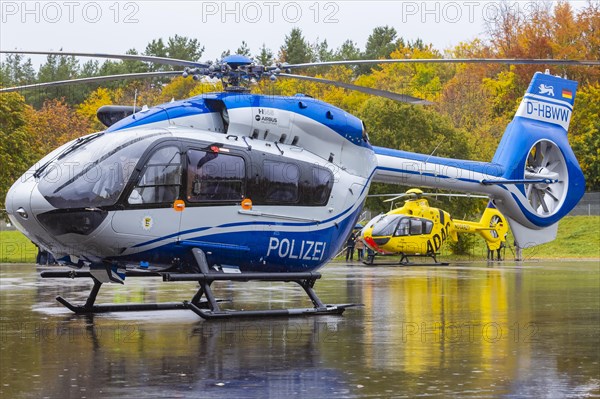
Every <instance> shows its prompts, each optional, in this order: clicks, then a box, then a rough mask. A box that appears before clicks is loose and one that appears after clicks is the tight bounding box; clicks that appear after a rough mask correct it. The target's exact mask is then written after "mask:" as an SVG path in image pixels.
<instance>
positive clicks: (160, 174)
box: [128, 146, 181, 204]
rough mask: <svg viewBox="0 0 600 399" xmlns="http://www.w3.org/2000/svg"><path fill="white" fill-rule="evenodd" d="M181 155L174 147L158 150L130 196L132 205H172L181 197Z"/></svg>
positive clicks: (149, 160) (147, 164)
mask: <svg viewBox="0 0 600 399" xmlns="http://www.w3.org/2000/svg"><path fill="white" fill-rule="evenodd" d="M180 185H181V154H180V153H179V148H177V147H174V146H169V147H162V148H160V149H158V150H157V151H156V152H155V153H154V154H152V156H151V157H150V159H148V162H146V165H145V166H144V170H143V173H142V175H141V176H140V179H139V181H138V182H137V184H136V187H135V188H134V189H133V191H132V192H131V194H130V195H129V199H128V202H129V203H130V204H161V203H171V202H173V201H175V200H176V199H177V198H178V197H179V188H180Z"/></svg>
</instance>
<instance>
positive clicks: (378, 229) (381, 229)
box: [371, 215, 402, 237]
mask: <svg viewBox="0 0 600 399" xmlns="http://www.w3.org/2000/svg"><path fill="white" fill-rule="evenodd" d="M401 217H402V216H401V215H384V216H382V217H381V219H379V220H378V221H377V222H375V225H374V226H373V232H372V233H371V234H372V235H373V236H374V237H383V236H391V235H393V234H394V231H395V230H396V226H397V225H398V220H399V219H400V218H401Z"/></svg>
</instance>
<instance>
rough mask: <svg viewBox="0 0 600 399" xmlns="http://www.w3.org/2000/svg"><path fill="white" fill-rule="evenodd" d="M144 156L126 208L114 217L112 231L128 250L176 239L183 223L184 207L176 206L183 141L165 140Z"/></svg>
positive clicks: (129, 190) (142, 248)
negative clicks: (181, 143)
mask: <svg viewBox="0 0 600 399" xmlns="http://www.w3.org/2000/svg"><path fill="white" fill-rule="evenodd" d="M144 159H145V161H142V162H141V163H140V165H141V166H139V167H138V168H137V173H134V176H133V181H132V182H131V183H130V187H129V189H128V193H127V194H126V199H125V201H124V204H123V209H122V210H118V211H116V212H115V214H114V216H113V219H112V228H113V230H114V231H115V232H116V233H117V234H118V236H119V240H122V242H123V246H122V247H123V248H126V249H127V250H128V251H129V252H131V251H133V252H138V251H145V250H151V249H154V248H156V247H160V246H164V245H167V244H171V243H173V242H175V241H176V240H177V237H178V234H179V228H180V223H181V214H182V212H180V211H181V209H180V208H178V207H177V206H175V205H176V204H175V201H177V200H181V196H182V170H183V167H182V165H183V156H182V153H181V145H180V143H178V142H175V141H167V142H162V143H160V144H158V145H156V146H155V147H154V148H152V150H150V151H149V153H148V154H147V156H145V157H144Z"/></svg>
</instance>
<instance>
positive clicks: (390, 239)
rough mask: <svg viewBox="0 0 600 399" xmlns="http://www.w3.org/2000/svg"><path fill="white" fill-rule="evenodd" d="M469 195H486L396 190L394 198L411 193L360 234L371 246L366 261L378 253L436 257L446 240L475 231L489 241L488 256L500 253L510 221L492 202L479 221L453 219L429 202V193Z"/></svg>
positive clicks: (403, 261) (404, 257)
mask: <svg viewBox="0 0 600 399" xmlns="http://www.w3.org/2000/svg"><path fill="white" fill-rule="evenodd" d="M432 195H435V196H453V197H455V196H466V197H470V198H487V197H484V196H475V195H460V194H439V193H436V194H431V193H424V192H423V191H422V190H419V189H410V190H408V191H407V192H406V193H405V194H401V195H396V194H393V196H394V197H393V198H391V199H389V200H386V201H388V202H389V201H395V200H397V199H400V198H404V197H408V199H406V201H405V202H404V205H403V206H402V207H400V208H396V209H392V210H390V211H389V212H388V213H386V214H382V215H378V216H376V217H375V218H373V219H372V220H371V221H370V222H369V223H367V225H366V226H365V227H364V228H363V229H362V231H361V238H362V239H363V241H364V242H365V244H366V246H367V247H368V248H369V249H370V250H371V251H369V254H368V255H367V257H366V260H365V263H367V264H373V262H374V258H375V256H376V255H377V254H379V255H401V258H400V263H401V264H411V263H410V262H409V256H427V257H431V258H433V260H434V262H435V263H436V264H441V263H439V262H438V261H437V259H436V255H437V254H438V253H439V250H440V248H441V247H442V245H444V242H446V240H448V239H450V240H452V241H454V242H456V241H458V233H476V234H479V235H480V236H481V237H483V239H484V240H485V241H486V244H487V247H488V258H489V257H490V255H491V257H492V259H493V253H494V251H497V253H498V260H500V249H501V248H503V247H504V246H505V243H506V234H507V233H508V223H507V222H506V220H505V218H504V216H503V215H502V214H501V213H500V212H499V211H498V210H497V209H496V208H495V207H494V206H493V204H492V203H491V202H490V203H489V204H488V207H487V208H486V209H485V211H484V212H483V215H482V217H481V220H480V221H479V222H470V221H466V220H454V219H452V217H451V216H450V214H449V213H448V212H446V211H444V210H442V209H439V208H434V207H431V206H429V202H428V201H427V199H426V198H425V197H426V196H432Z"/></svg>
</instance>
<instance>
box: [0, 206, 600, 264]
mask: <svg viewBox="0 0 600 399" xmlns="http://www.w3.org/2000/svg"><path fill="white" fill-rule="evenodd" d="M512 242H513V237H512V234H511V233H509V234H508V243H509V244H510V246H512ZM36 254H37V249H36V247H35V245H33V244H32V243H31V241H29V240H28V239H27V238H26V237H25V236H24V235H23V234H21V233H19V232H18V231H0V263H33V262H35V256H36ZM442 255H443V258H444V259H473V260H479V259H485V257H486V248H485V244H484V242H483V240H482V239H480V238H477V240H476V241H475V245H474V247H473V248H472V250H471V255H462V256H458V255H452V254H450V253H449V251H448V249H444V251H442ZM506 257H507V258H508V259H512V258H513V254H512V253H511V250H510V249H507V250H506ZM523 257H524V258H525V259H532V258H533V259H561V258H578V259H600V216H567V217H565V218H564V219H562V220H561V221H560V222H559V224H558V236H557V237H556V240H554V241H552V242H549V243H547V244H543V245H538V246H537V247H534V248H529V249H525V250H524V251H523Z"/></svg>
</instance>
